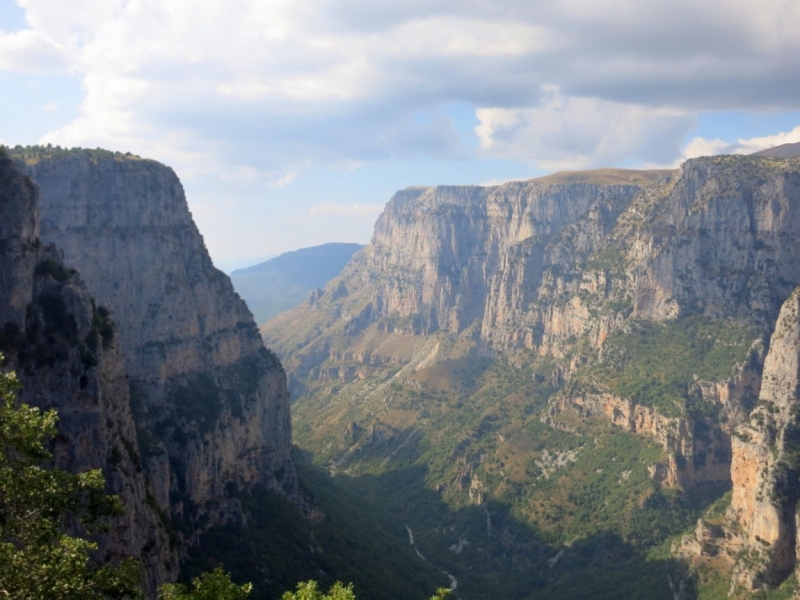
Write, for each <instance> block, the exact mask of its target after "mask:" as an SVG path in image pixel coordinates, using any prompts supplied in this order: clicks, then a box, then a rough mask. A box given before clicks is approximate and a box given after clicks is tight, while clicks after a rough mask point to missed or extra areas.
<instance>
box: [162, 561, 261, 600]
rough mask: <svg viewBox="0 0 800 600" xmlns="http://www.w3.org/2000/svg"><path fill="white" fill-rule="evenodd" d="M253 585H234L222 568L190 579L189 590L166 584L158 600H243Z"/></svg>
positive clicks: (176, 584) (175, 584)
mask: <svg viewBox="0 0 800 600" xmlns="http://www.w3.org/2000/svg"><path fill="white" fill-rule="evenodd" d="M252 590H253V585H252V584H250V583H245V584H243V585H236V584H235V583H233V582H232V581H231V576H230V575H229V574H228V573H226V572H225V571H224V570H223V569H222V567H217V568H216V569H214V570H213V571H212V572H210V573H203V574H202V575H200V576H199V577H196V578H195V579H192V586H191V589H190V588H189V587H187V586H185V585H183V584H181V583H166V584H164V585H162V586H161V588H160V589H159V592H158V597H159V600H244V599H245V598H247V597H248V596H249V595H250V592H251V591H252Z"/></svg>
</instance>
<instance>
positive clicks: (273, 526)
mask: <svg viewBox="0 0 800 600" xmlns="http://www.w3.org/2000/svg"><path fill="white" fill-rule="evenodd" d="M296 458H297V462H298V470H299V475H300V477H301V478H302V482H303V490H304V493H305V494H306V495H307V497H309V498H310V499H311V503H312V506H313V507H314V508H315V512H313V513H312V514H311V515H308V516H304V515H303V514H301V513H300V512H299V510H298V509H297V507H295V506H294V505H293V504H291V503H290V502H289V501H288V500H286V499H285V498H283V497H281V496H279V495H277V494H275V493H273V492H270V491H269V490H266V489H263V488H256V489H254V490H253V491H252V492H251V493H250V492H240V491H239V490H235V489H231V490H229V493H230V494H232V495H233V496H235V497H238V498H239V499H240V500H241V502H242V508H243V509H244V510H245V511H247V513H248V520H247V524H246V525H244V524H241V523H228V524H227V525H225V526H223V527H217V528H214V529H212V530H210V531H209V532H207V533H205V534H204V535H203V536H202V537H201V539H200V543H199V544H198V545H197V546H195V547H194V548H193V549H191V550H190V554H189V560H188V561H187V563H186V565H185V568H184V576H185V577H192V576H196V575H197V574H199V573H202V572H204V571H207V570H209V569H212V568H213V567H214V566H215V565H217V564H220V563H223V564H225V565H226V567H227V568H228V569H230V571H231V573H232V574H233V576H234V578H235V579H236V580H240V581H251V582H252V583H253V597H255V598H280V596H281V594H282V593H283V592H284V591H285V590H287V589H293V588H294V587H295V586H296V585H297V584H298V583H299V582H301V581H306V580H308V579H315V580H317V581H319V583H320V585H324V586H332V585H334V584H335V582H336V581H337V580H339V581H349V582H352V583H353V585H354V587H355V589H356V590H358V597H359V600H371V599H374V600H382V599H385V598H409V599H412V598H415V599H416V598H427V597H428V596H429V595H430V590H433V589H436V588H438V587H441V586H442V585H443V584H444V583H446V582H447V578H446V577H445V576H444V575H443V574H442V573H441V571H440V570H438V569H437V568H435V567H434V566H433V565H431V564H429V563H425V562H423V561H422V560H420V559H419V557H418V556H417V555H416V554H415V553H414V550H413V548H412V547H411V546H410V545H409V544H408V537H407V533H406V530H405V527H404V525H403V522H402V521H401V520H400V519H399V518H398V517H397V516H396V515H393V514H391V512H390V511H388V510H386V509H385V508H384V507H382V506H380V505H376V504H374V503H373V502H372V501H370V500H369V499H368V498H364V497H363V496H362V495H361V494H360V493H359V492H358V491H357V490H354V489H351V488H348V487H345V486H344V485H342V481H341V480H340V478H339V477H334V478H331V477H330V475H329V473H327V472H326V471H324V470H322V469H319V468H317V467H314V466H312V465H311V464H309V462H308V457H306V456H303V455H300V456H297V457H296Z"/></svg>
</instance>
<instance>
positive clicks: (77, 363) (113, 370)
mask: <svg viewBox="0 0 800 600" xmlns="http://www.w3.org/2000/svg"><path fill="white" fill-rule="evenodd" d="M0 282H1V283H2V285H0V323H1V324H2V333H0V352H2V353H3V354H4V355H5V357H6V360H7V361H8V365H4V367H5V366H8V367H10V368H12V369H14V370H15V371H16V372H17V374H18V377H19V380H20V383H21V392H20V400H21V401H22V402H25V403H27V404H31V405H34V406H39V407H41V408H44V409H56V410H57V411H58V414H59V423H58V436H57V438H56V440H55V447H54V448H53V454H54V458H55V464H56V466H58V467H60V468H62V469H66V470H68V471H72V472H79V471H85V470H88V469H102V471H103V474H104V476H105V479H106V491H107V492H108V493H110V494H117V495H118V496H119V497H120V499H121V500H122V502H123V503H124V505H125V507H126V511H125V514H124V515H122V516H120V517H118V518H116V519H114V520H113V521H112V523H111V526H110V529H109V531H108V532H107V533H105V534H103V535H100V537H99V539H98V543H99V546H100V549H99V556H98V558H99V560H101V561H103V562H105V561H112V562H115V561H118V560H120V559H122V558H125V557H127V556H136V557H138V558H140V559H141V561H142V563H143V564H144V566H145V570H146V574H147V581H146V585H147V589H148V591H149V593H150V594H151V595H154V592H155V589H156V587H157V586H158V585H159V584H161V583H163V582H164V581H168V580H170V579H174V577H175V576H176V575H177V570H178V560H177V559H178V557H177V555H176V553H175V551H174V548H172V546H171V544H170V540H169V533H170V532H169V527H170V524H169V523H168V522H167V521H165V519H164V518H163V517H162V515H161V514H160V513H159V511H158V508H157V507H156V505H155V502H154V500H153V497H152V495H151V488H150V487H149V485H148V482H147V475H146V474H145V472H144V471H143V468H142V467H143V465H142V461H141V457H142V452H141V449H140V447H139V444H138V441H137V437H136V426H135V424H134V419H133V415H132V413H131V408H130V397H129V391H128V382H127V373H126V371H125V367H124V361H123V358H122V356H121V354H120V352H119V331H118V329H117V328H116V327H115V325H114V323H113V322H112V321H111V320H110V319H109V314H108V311H107V310H106V309H105V308H104V307H102V306H100V305H96V304H95V302H94V300H93V299H92V298H91V297H90V295H89V292H88V291H87V289H86V286H85V285H84V283H83V280H82V279H81V276H80V274H78V273H77V272H76V271H75V270H74V269H70V268H68V267H66V266H65V264H64V262H63V256H62V253H61V251H60V250H59V249H58V248H57V247H56V246H54V245H45V244H43V243H42V242H41V241H40V239H39V191H38V189H37V188H36V186H35V185H34V184H33V183H32V182H31V180H30V178H28V177H27V176H26V175H25V174H24V173H23V172H22V171H21V170H20V169H19V168H18V167H17V166H15V165H14V164H13V163H12V162H11V160H9V159H8V158H6V157H1V156H0Z"/></svg>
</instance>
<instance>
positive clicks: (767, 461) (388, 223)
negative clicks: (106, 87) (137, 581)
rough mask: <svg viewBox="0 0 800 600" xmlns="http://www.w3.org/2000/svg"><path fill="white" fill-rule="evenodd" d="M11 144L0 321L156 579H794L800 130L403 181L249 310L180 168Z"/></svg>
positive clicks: (386, 584)
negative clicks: (795, 135) (797, 148)
mask: <svg viewBox="0 0 800 600" xmlns="http://www.w3.org/2000/svg"><path fill="white" fill-rule="evenodd" d="M781 152H784V150H781ZM779 154H780V153H779ZM8 155H9V157H10V158H2V159H0V160H2V161H3V164H2V166H3V169H4V171H3V172H4V175H3V178H2V185H3V186H4V187H3V189H2V193H3V198H4V204H3V211H4V220H3V228H2V229H1V230H0V233H2V236H3V238H2V239H3V244H2V246H0V250H2V251H3V252H4V254H3V261H2V268H3V270H2V272H0V279H2V281H3V288H2V291H3V295H4V297H3V305H2V310H3V312H2V317H3V322H4V323H5V325H4V334H3V337H2V340H0V341H2V347H1V348H0V350H1V351H3V352H4V353H5V354H6V355H7V356H9V357H10V359H9V360H8V364H7V365H6V368H11V369H14V370H17V371H18V372H19V373H20V379H21V381H22V385H23V392H22V396H21V399H22V400H24V401H25V402H29V403H31V404H33V405H36V406H41V407H46V408H55V409H57V410H58V411H59V413H60V414H61V415H62V427H63V429H62V430H61V431H60V436H59V437H58V438H57V442H56V446H55V449H56V452H55V456H56V459H55V464H57V465H59V466H60V467H61V468H65V469H68V470H73V471H76V470H80V469H85V468H90V467H91V468H100V469H102V470H103V472H104V474H105V477H106V481H107V486H106V487H107V491H108V492H109V493H114V494H118V495H120V497H121V499H122V500H123V502H124V503H125V507H126V513H125V515H123V516H120V517H118V518H117V521H115V522H114V526H113V527H111V528H110V530H109V531H108V532H106V533H105V534H103V536H104V537H102V540H101V541H102V543H101V547H100V550H99V556H101V557H105V558H103V560H107V561H111V562H113V561H116V560H119V559H120V558H121V557H124V556H135V557H137V558H138V559H139V560H140V561H141V562H142V565H143V568H144V570H145V572H146V578H145V588H146V593H147V595H148V596H150V597H153V596H154V595H155V590H156V589H157V588H158V587H159V586H160V585H161V584H163V583H165V582H168V581H173V580H175V579H176V578H177V579H179V580H181V581H188V580H189V579H190V578H192V577H194V576H197V575H198V574H200V573H202V572H208V571H211V570H213V569H214V568H215V567H216V566H218V565H224V568H225V569H226V570H228V571H229V572H230V573H231V575H232V577H233V579H234V581H237V582H251V583H252V584H253V593H252V597H253V598H259V599H260V598H265V599H267V598H279V597H281V595H282V593H283V592H284V591H286V590H289V589H293V588H294V587H295V586H296V584H297V583H298V582H300V581H305V580H309V579H314V580H318V581H319V582H320V583H321V584H322V585H323V586H325V587H327V586H330V585H332V584H333V583H334V582H335V581H337V580H338V581H344V582H352V583H354V585H355V590H356V593H357V597H358V598H359V599H361V600H365V599H366V600H369V599H378V598H397V599H403V600H405V599H409V600H411V599H412V598H426V597H429V596H430V595H431V594H432V593H433V591H434V590H436V589H437V588H440V587H449V588H450V589H451V590H452V592H453V594H454V595H455V597H458V598H464V599H472V600H474V599H480V598H487V599H488V598H493V599H508V600H517V599H531V600H533V599H536V598H549V599H562V598H563V599H567V598H576V597H581V596H584V595H585V596H591V597H593V598H641V597H643V594H646V596H647V597H652V598H665V599H667V598H670V599H672V598H686V599H690V598H698V599H709V600H710V599H712V598H727V597H732V598H772V599H777V598H788V597H791V595H792V594H794V593H795V587H796V581H797V575H796V572H797V569H798V561H797V558H796V557H797V555H798V551H797V548H800V541H798V535H797V525H796V519H795V514H796V512H797V510H798V508H799V507H798V498H800V496H798V494H797V490H798V489H800V467H798V457H797V448H796V445H797V444H796V438H797V436H796V433H797V432H796V429H797V427H798V423H797V422H796V421H797V414H798V410H797V406H798V403H799V402H800V384H799V383H798V382H799V381H800V367H799V366H798V365H800V350H798V349H799V348H800V320H798V314H800V312H798V311H800V304H798V302H800V300H798V298H800V295H799V294H800V292H798V291H797V290H798V289H800V160H798V159H796V158H781V157H780V156H777V157H776V156H771V155H766V156H716V157H706V158H698V159H692V160H689V161H687V162H685V163H684V164H683V165H682V166H681V167H680V168H679V169H677V170H659V171H631V170H624V169H601V170H597V171H584V172H564V173H556V174H553V175H550V176H546V177H542V178H539V179H532V180H528V181H524V182H509V183H505V184H500V185H495V186H438V187H417V188H408V189H405V190H402V191H400V192H398V193H397V194H396V195H395V196H394V197H393V198H392V199H391V200H390V201H389V203H388V204H387V205H386V207H385V209H384V211H383V213H382V214H381V216H380V217H379V218H378V221H377V223H376V225H375V230H374V234H373V238H372V240H371V242H370V244H368V245H367V246H366V247H364V248H363V249H360V250H359V249H358V248H356V247H350V246H348V247H346V248H338V247H333V246H327V247H326V246H320V247H318V248H316V249H311V250H313V251H314V252H316V254H314V252H312V253H311V254H310V256H311V255H313V258H312V259H311V260H312V261H316V262H317V263H318V264H319V265H323V263H324V262H325V260H327V259H326V258H325V256H327V255H326V254H325V253H326V252H332V253H333V254H335V255H336V256H333V254H332V255H331V257H329V258H331V260H333V262H335V263H336V264H337V265H338V264H340V263H341V265H343V267H342V268H341V269H339V267H338V266H337V267H336V268H333V267H331V268H330V269H328V270H329V271H330V274H329V275H326V276H325V277H323V278H322V280H320V281H319V282H317V280H316V279H315V283H314V287H313V288H309V292H310V293H308V295H307V296H306V297H305V298H304V299H303V300H302V301H297V304H296V305H295V306H294V307H292V308H289V309H288V310H286V311H284V312H282V313H280V314H278V315H276V316H274V317H273V318H271V319H270V320H269V321H267V322H266V323H263V324H261V325H260V327H257V324H256V320H255V319H254V318H253V314H252V312H255V311H251V310H250V308H248V305H247V304H246V302H245V301H244V300H243V299H242V297H241V296H240V294H239V293H237V291H236V288H234V284H236V281H237V280H236V278H235V277H234V278H233V279H234V284H232V283H231V279H229V278H228V277H227V276H226V275H224V274H223V273H221V272H220V271H218V270H216V269H215V268H214V266H213V263H212V261H211V258H210V256H209V254H208V252H207V250H206V248H205V245H204V241H203V238H202V236H201V235H200V233H199V231H198V230H197V227H196V225H195V224H194V221H193V218H192V215H191V213H190V212H189V211H188V206H187V203H186V199H185V196H184V194H183V189H182V186H181V183H180V181H179V180H178V178H177V176H176V175H175V174H174V172H173V171H172V170H171V169H169V168H168V167H165V166H164V165H161V164H160V163H156V162H155V161H149V160H145V159H141V158H139V157H137V156H134V155H129V154H120V153H111V152H106V151H102V150H93V151H86V150H80V149H76V150H63V149H60V148H43V147H28V148H22V147H18V148H16V149H12V150H10V151H9V152H8ZM340 251H341V252H340ZM320 253H322V254H320ZM342 253H343V254H342ZM343 255H347V256H346V257H345V258H344V259H343V258H342V256H343ZM298 256H299V257H300V258H302V253H299V254H298V255H297V256H295V257H294V258H297V257H298ZM279 258H280V257H279ZM273 260H277V259H273ZM337 261H338V262H337ZM264 264H265V265H268V264H269V263H264ZM273 266H274V265H273ZM323 266H324V265H323ZM270 268H272V267H270ZM326 268H327V267H326ZM260 269H261V267H260ZM264 269H266V267H264ZM320 269H321V271H320V273H321V272H322V271H323V270H325V269H322V266H320ZM261 270H263V269H261ZM306 270H308V269H306ZM267 271H268V273H267V276H265V277H266V279H263V281H271V282H272V284H274V285H275V286H277V287H278V288H280V287H282V286H283V285H284V283H285V281H286V280H285V279H282V278H281V277H277V276H276V277H273V278H272V279H270V277H269V273H270V272H271V271H269V269H267ZM256 272H258V273H260V272H261V271H260V270H259V269H256V271H253V273H256ZM258 273H256V274H258ZM289 274H291V268H290V269H289ZM303 274H304V275H309V276H310V273H303ZM251 275H252V273H251ZM263 275H264V274H263V273H261V275H259V277H261V276H263ZM320 277H322V275H320ZM273 280H274V281H273ZM259 281H262V280H259ZM326 281H327V283H326ZM248 285H253V286H255V287H254V288H253V289H254V290H255V291H256V292H258V289H257V288H258V286H261V285H267V284H266V283H253V281H250V284H248ZM259 293H260V294H261V292H259ZM270 293H272V292H271V291H270V290H265V291H264V292H263V294H261V296H258V298H264V297H268V296H269V294H270ZM242 295H244V294H242ZM253 297H254V298H256V296H253ZM258 298H256V299H255V300H252V302H259V301H260V300H259V299H258ZM262 340H263V342H262ZM54 390H58V392H56V391H54ZM290 413H291V418H290ZM643 590H645V591H646V592H643Z"/></svg>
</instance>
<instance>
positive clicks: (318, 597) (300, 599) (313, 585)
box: [168, 580, 453, 600]
mask: <svg viewBox="0 0 800 600" xmlns="http://www.w3.org/2000/svg"><path fill="white" fill-rule="evenodd" d="M452 597H453V593H452V592H451V591H450V590H448V589H447V588H439V589H438V590H436V593H435V594H434V595H433V596H432V597H431V600H446V599H448V598H452ZM168 600H171V599H168ZM180 600H183V599H180ZM191 600H195V599H194V598H192V599H191ZM197 600H205V598H202V599H200V598H198V599H197ZM281 600H356V595H355V593H353V584H352V583H351V584H349V585H348V586H347V587H345V586H344V585H343V584H342V583H341V582H340V581H337V582H336V583H334V584H333V585H332V586H331V588H330V589H329V590H328V593H327V594H323V593H322V591H321V590H320V589H319V584H318V583H317V582H316V581H313V580H312V581H305V582H302V583H298V584H297V590H296V591H294V592H286V593H284V594H283V596H282V597H281Z"/></svg>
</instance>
